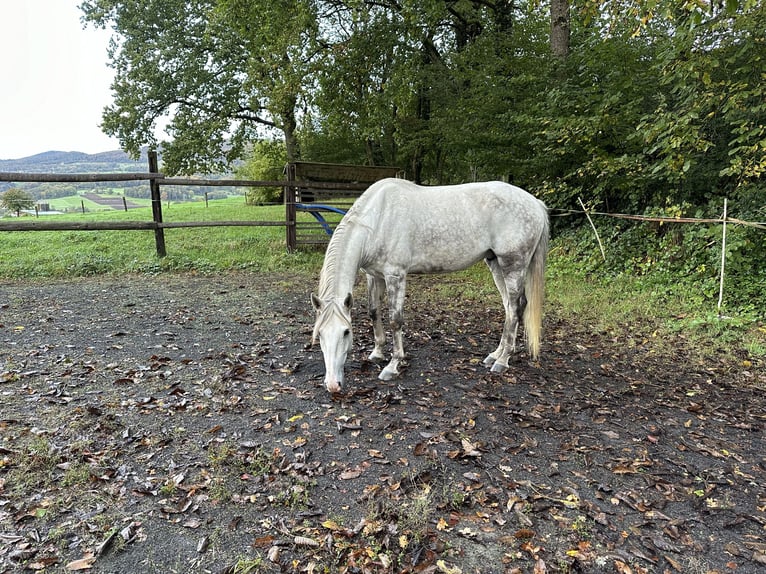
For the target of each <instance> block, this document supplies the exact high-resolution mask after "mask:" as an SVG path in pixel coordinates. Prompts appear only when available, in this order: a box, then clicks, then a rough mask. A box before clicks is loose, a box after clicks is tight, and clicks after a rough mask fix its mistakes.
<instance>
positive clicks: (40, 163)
mask: <svg viewBox="0 0 766 574" xmlns="http://www.w3.org/2000/svg"><path fill="white" fill-rule="evenodd" d="M146 171H149V165H148V162H147V157H146V150H142V152H141V157H140V158H139V159H138V160H133V159H131V157H130V156H128V154H126V153H125V152H124V151H121V150H113V151H105V152H101V153H94V154H87V153H83V152H79V151H46V152H43V153H38V154H35V155H31V156H29V157H22V158H19V159H2V160H0V172H23V173H115V172H119V173H122V172H146Z"/></svg>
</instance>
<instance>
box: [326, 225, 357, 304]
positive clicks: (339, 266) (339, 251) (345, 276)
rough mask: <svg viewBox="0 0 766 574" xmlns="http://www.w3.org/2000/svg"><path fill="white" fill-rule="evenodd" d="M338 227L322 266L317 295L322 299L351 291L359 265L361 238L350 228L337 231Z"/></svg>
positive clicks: (343, 295) (336, 296) (344, 294)
mask: <svg viewBox="0 0 766 574" xmlns="http://www.w3.org/2000/svg"><path fill="white" fill-rule="evenodd" d="M339 229H340V228H339ZM339 229H336V231H335V234H333V237H332V239H331V240H330V245H329V246H328V248H327V253H326V255H325V260H324V265H323V267H322V280H321V288H320V294H319V296H320V297H321V298H323V299H329V298H344V297H346V295H348V294H349V293H351V292H352V291H353V289H354V283H356V275H357V273H358V272H359V267H360V265H361V259H362V249H363V238H362V237H360V236H359V235H357V234H356V233H354V232H353V230H352V229H349V228H346V229H343V230H342V231H341V232H340V233H338V231H339Z"/></svg>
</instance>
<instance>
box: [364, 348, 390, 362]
mask: <svg viewBox="0 0 766 574" xmlns="http://www.w3.org/2000/svg"><path fill="white" fill-rule="evenodd" d="M367 360H368V361H372V362H373V363H379V362H380V361H385V360H386V357H385V355H384V354H383V353H377V352H375V351H373V352H372V353H370V356H369V357H367Z"/></svg>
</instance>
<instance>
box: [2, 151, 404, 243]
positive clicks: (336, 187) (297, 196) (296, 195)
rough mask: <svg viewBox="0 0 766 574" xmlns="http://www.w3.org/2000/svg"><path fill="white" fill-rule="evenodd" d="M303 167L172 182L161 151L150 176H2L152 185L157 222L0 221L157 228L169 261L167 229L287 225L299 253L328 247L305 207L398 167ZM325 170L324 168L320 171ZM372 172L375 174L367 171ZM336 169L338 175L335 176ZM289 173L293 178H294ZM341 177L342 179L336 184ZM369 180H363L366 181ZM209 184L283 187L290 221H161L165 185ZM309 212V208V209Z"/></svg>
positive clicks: (51, 227) (6, 176)
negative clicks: (303, 234) (279, 173)
mask: <svg viewBox="0 0 766 574" xmlns="http://www.w3.org/2000/svg"><path fill="white" fill-rule="evenodd" d="M298 163H299V164H300V165H301V166H302V167H299V168H297V169H296V167H295V166H296V165H297V164H294V163H291V164H288V166H287V169H286V171H287V174H288V178H287V180H278V181H263V180H239V179H182V178H167V177H165V176H164V174H162V173H160V172H159V168H158V162H157V153H156V152H154V151H151V152H149V171H148V172H146V173H96V174H93V173H88V174H74V173H72V174H39V173H2V172H0V181H6V182H15V183H23V182H36V183H48V182H50V183H93V182H119V181H142V180H143V181H148V182H149V188H150V191H151V205H152V220H151V221H40V220H34V221H23V220H18V221H0V231H98V230H120V231H123V230H153V231H154V238H155V246H156V250H157V255H158V256H159V257H165V255H167V249H166V246H165V229H172V228H185V227H231V226H246V227H265V226H269V227H285V228H286V230H287V233H286V236H287V238H286V243H287V249H288V250H294V249H296V248H297V246H298V245H299V244H307V245H308V244H312V245H317V244H323V243H327V240H328V238H329V235H327V233H326V232H325V228H323V227H322V226H321V224H320V223H319V222H317V221H310V220H311V218H309V221H305V222H300V221H298V218H297V213H298V212H299V211H301V210H302V208H301V206H302V205H306V204H307V202H310V201H313V199H312V198H316V197H318V196H320V195H321V196H322V197H323V198H325V199H327V200H328V201H329V200H330V198H331V197H335V198H339V197H345V198H346V200H347V201H348V202H349V203H348V204H349V205H350V203H352V202H353V199H354V198H355V197H356V196H358V195H360V194H361V193H362V191H363V190H364V189H366V187H367V186H368V185H369V183H372V181H374V180H371V181H368V180H369V177H371V174H375V173H383V174H385V175H383V176H382V177H385V176H386V175H388V174H395V173H396V171H398V170H397V169H395V168H382V169H384V171H380V172H378V171H375V170H376V169H381V168H366V167H364V166H341V165H334V164H310V163H304V162H298ZM310 166H316V167H315V170H316V172H317V173H322V174H324V177H322V178H318V177H315V178H309V179H306V180H303V179H299V178H296V177H295V174H303V173H307V174H308V173H312V172H311V168H310ZM320 166H321V167H320ZM353 169H361V172H360V173H365V174H367V176H368V177H367V178H366V179H365V181H364V182H363V181H362V180H361V179H360V178H359V177H356V178H355V179H353V178H352V179H349V176H348V173H349V171H346V170H353ZM366 170H370V171H366ZM333 171H334V172H335V173H336V174H338V177H336V178H333V177H332V173H333ZM290 174H293V176H292V177H291V176H290ZM334 179H337V180H338V181H334ZM363 179H364V178H363ZM167 185H175V186H204V187H207V186H210V187H282V188H284V190H285V194H284V197H285V219H284V220H282V221H261V220H252V221H174V222H165V221H163V219H162V193H161V188H162V186H167ZM304 211H310V210H304ZM298 227H303V228H305V229H308V230H314V236H315V237H314V238H313V239H306V240H305V241H303V242H301V243H299V242H298V240H297V238H298V237H300V234H298V233H296V228H298Z"/></svg>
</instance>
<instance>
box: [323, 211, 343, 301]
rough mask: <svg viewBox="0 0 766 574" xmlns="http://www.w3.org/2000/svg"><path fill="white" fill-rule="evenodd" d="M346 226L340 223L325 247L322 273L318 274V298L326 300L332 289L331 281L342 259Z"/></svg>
mask: <svg viewBox="0 0 766 574" xmlns="http://www.w3.org/2000/svg"><path fill="white" fill-rule="evenodd" d="M345 235H346V225H345V224H344V223H341V224H340V225H338V226H337V227H336V228H335V231H334V232H333V234H332V239H331V240H330V243H329V244H328V245H327V251H325V255H324V263H323V264H322V271H321V273H320V274H319V298H320V299H326V298H327V294H328V292H329V291H330V290H331V289H332V280H333V278H335V277H336V276H337V274H338V266H339V265H340V262H341V260H342V259H343V255H342V251H343V249H344V248H345V244H346V241H345V239H346V238H345Z"/></svg>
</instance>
